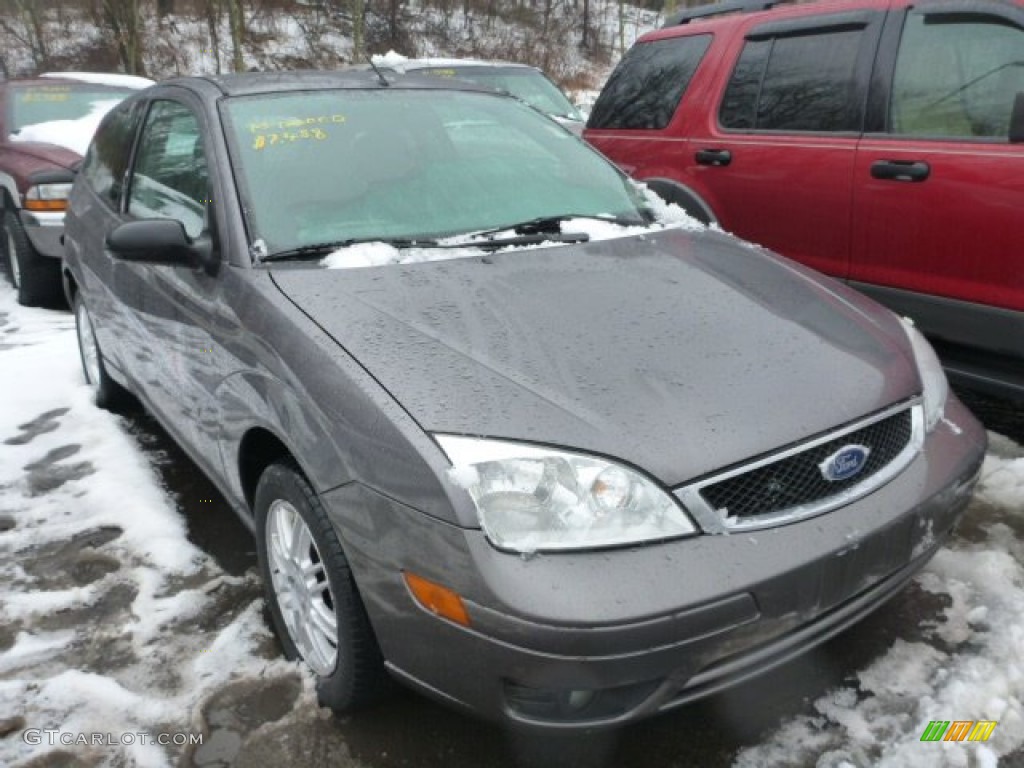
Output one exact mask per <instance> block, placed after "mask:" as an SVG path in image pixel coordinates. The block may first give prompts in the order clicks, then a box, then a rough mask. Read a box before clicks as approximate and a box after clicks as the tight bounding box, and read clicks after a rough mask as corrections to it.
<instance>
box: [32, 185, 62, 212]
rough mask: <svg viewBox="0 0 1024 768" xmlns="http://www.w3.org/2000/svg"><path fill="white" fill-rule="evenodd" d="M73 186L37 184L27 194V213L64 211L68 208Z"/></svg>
mask: <svg viewBox="0 0 1024 768" xmlns="http://www.w3.org/2000/svg"><path fill="white" fill-rule="evenodd" d="M70 194H71V184H69V183H58V184H36V185H34V186H31V187H29V188H28V190H27V191H26V192H25V210H26V211H63V210H67V207H68V195H70Z"/></svg>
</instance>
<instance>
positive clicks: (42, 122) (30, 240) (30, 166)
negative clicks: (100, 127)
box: [0, 73, 146, 305]
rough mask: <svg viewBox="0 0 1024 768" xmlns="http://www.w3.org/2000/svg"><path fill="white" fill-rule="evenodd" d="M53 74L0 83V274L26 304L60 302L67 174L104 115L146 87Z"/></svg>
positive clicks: (108, 78) (108, 77)
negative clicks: (6, 276)
mask: <svg viewBox="0 0 1024 768" xmlns="http://www.w3.org/2000/svg"><path fill="white" fill-rule="evenodd" d="M57 74H60V75H62V76H59V77H58V76H51V75H46V76H42V77H38V78H31V79H24V80H2V79H0V271H5V272H7V275H8V277H9V278H10V280H11V282H12V283H13V285H14V287H15V289H16V290H17V292H18V301H20V302H21V303H22V304H29V305H33V304H54V303H58V302H61V301H63V289H62V283H61V275H60V260H61V257H62V256H63V255H64V247H63V245H62V244H61V235H62V234H63V232H64V209H65V208H67V197H68V193H69V192H70V190H71V182H72V181H74V169H75V168H77V167H78V164H79V163H80V162H81V160H82V152H84V151H85V147H86V146H88V144H89V140H90V139H91V138H92V133H93V130H94V129H95V126H96V124H97V123H98V122H99V120H100V117H101V116H102V114H103V113H104V112H105V110H107V109H109V108H110V107H112V106H113V105H114V104H117V103H118V102H120V101H121V100H122V99H124V98H125V97H127V96H129V95H131V94H132V93H134V92H135V91H136V90H137V89H138V88H139V87H141V86H142V85H143V84H144V83H145V82H146V81H143V80H141V78H126V77H125V76H123V75H121V76H118V75H100V74H93V73H57ZM122 80H127V81H130V82H131V84H130V85H121V84H120V83H121V81H122Z"/></svg>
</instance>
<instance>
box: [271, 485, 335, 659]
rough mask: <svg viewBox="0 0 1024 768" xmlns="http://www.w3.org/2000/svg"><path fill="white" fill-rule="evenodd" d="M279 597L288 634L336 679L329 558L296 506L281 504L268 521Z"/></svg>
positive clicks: (273, 507) (306, 655)
mask: <svg viewBox="0 0 1024 768" xmlns="http://www.w3.org/2000/svg"><path fill="white" fill-rule="evenodd" d="M266 537H267V538H266V541H267V553H268V556H269V557H268V559H269V561H270V562H269V564H270V574H271V580H272V581H273V589H274V595H275V597H276V598H277V604H278V606H279V607H280V609H281V616H282V617H283V619H284V623H285V626H286V627H287V629H288V635H289V636H290V637H291V639H292V642H293V643H295V647H296V648H297V649H298V651H299V654H300V655H301V656H302V658H303V659H304V660H305V662H306V663H307V664H308V665H309V666H310V668H311V669H312V670H313V671H314V672H316V673H317V674H318V675H321V676H326V675H330V674H331V673H332V672H333V671H334V667H335V663H336V662H337V659H338V619H337V614H336V613H335V609H334V606H335V602H334V596H333V595H332V594H331V588H330V584H329V583H328V580H327V571H326V569H325V568H324V564H323V558H322V557H321V556H320V551H319V549H317V546H316V542H314V541H313V535H312V533H311V532H310V530H309V526H307V525H306V522H305V521H304V520H303V519H302V516H301V515H300V514H299V513H298V511H297V510H296V509H295V507H294V506H292V504H290V503H289V502H287V501H285V500H283V499H277V500H275V501H274V502H273V503H271V505H270V509H269V510H268V512H267V522H266Z"/></svg>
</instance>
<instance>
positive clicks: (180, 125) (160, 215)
mask: <svg viewBox="0 0 1024 768" xmlns="http://www.w3.org/2000/svg"><path fill="white" fill-rule="evenodd" d="M209 199H210V181H209V172H208V169H207V163H206V155H205V152H204V151H203V139H202V136H201V135H200V133H199V122H198V121H197V120H196V117H195V115H194V114H193V113H192V112H191V111H190V110H189V109H187V108H186V107H184V106H183V105H181V104H178V103H177V102H173V101H156V102H154V103H153V106H152V107H151V108H150V110H149V114H148V115H147V116H146V123H145V125H144V126H143V129H142V136H141V138H140V140H139V153H138V157H137V158H136V161H135V169H134V171H133V173H132V178H131V186H130V192H129V197H128V213H129V215H131V216H133V217H135V218H137V219H154V218H156V219H177V220H178V221H180V222H181V223H182V224H184V225H185V231H186V232H187V233H188V235H189V237H197V236H198V235H199V234H201V233H202V231H203V229H204V228H205V226H206V205H207V203H208V202H209Z"/></svg>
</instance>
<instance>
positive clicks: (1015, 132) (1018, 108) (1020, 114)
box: [1010, 92, 1024, 144]
mask: <svg viewBox="0 0 1024 768" xmlns="http://www.w3.org/2000/svg"><path fill="white" fill-rule="evenodd" d="M1021 142H1024V92H1022V93H1018V94H1017V97H1016V98H1015V99H1014V100H1013V111H1012V112H1010V143H1011V144H1020V143H1021Z"/></svg>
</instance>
